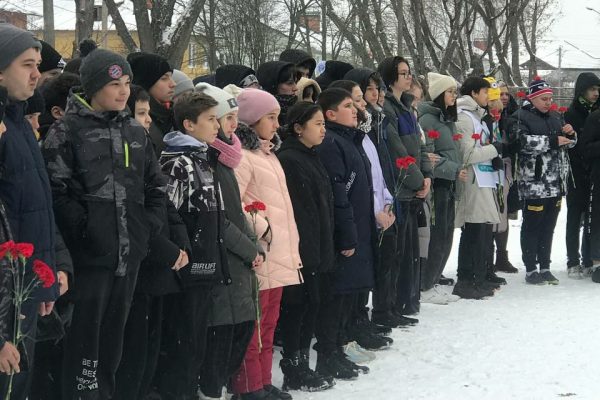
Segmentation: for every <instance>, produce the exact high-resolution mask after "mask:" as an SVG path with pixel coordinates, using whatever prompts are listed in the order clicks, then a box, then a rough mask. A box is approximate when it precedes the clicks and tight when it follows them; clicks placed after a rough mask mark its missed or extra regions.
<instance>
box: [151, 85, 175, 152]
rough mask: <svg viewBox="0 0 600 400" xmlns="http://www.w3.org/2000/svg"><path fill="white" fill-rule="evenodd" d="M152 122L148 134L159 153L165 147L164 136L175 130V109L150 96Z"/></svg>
mask: <svg viewBox="0 0 600 400" xmlns="http://www.w3.org/2000/svg"><path fill="white" fill-rule="evenodd" d="M150 118H152V124H151V125H150V131H149V132H148V135H149V136H150V140H151V141H152V145H153V146H154V149H155V151H156V153H157V154H160V153H161V152H162V151H163V150H164V149H165V143H164V141H163V139H164V136H165V135H166V134H167V133H168V132H171V131H172V130H173V111H172V110H171V109H169V108H167V107H166V106H165V105H164V104H160V103H159V102H158V101H157V100H156V99H155V98H154V97H152V96H150Z"/></svg>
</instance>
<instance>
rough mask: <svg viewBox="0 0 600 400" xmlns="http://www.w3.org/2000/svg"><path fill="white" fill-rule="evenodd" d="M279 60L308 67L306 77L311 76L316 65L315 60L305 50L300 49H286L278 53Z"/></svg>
mask: <svg viewBox="0 0 600 400" xmlns="http://www.w3.org/2000/svg"><path fill="white" fill-rule="evenodd" d="M279 61H286V62H291V63H292V64H294V65H296V66H299V65H306V66H307V67H308V77H309V78H312V77H313V74H314V73H315V68H316V67H317V61H316V60H315V59H314V58H313V57H312V56H311V55H310V54H308V53H307V52H305V51H304V50H300V49H287V50H284V51H282V52H281V54H280V55H279Z"/></svg>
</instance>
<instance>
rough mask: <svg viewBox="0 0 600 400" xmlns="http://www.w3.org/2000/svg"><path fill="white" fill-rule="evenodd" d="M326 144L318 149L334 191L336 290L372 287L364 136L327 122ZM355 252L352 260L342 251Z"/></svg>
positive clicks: (373, 236)
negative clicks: (342, 253) (352, 250)
mask: <svg viewBox="0 0 600 400" xmlns="http://www.w3.org/2000/svg"><path fill="white" fill-rule="evenodd" d="M326 126H327V132H326V134H325V140H323V143H322V144H321V145H320V146H319V147H318V148H317V153H318V154H319V157H320V159H321V162H322V163H323V165H324V166H325V169H326V170H327V173H328V175H329V179H330V182H331V186H332V190H333V201H334V243H335V250H336V257H337V266H336V270H335V275H336V278H335V290H336V291H337V292H339V293H348V292H355V291H361V290H367V289H370V288H372V287H373V282H374V273H373V264H374V260H373V257H374V242H376V237H377V234H376V224H375V216H374V214H373V207H374V205H373V195H372V193H373V182H372V179H371V166H370V163H369V159H368V157H367V155H366V154H365V151H364V150H363V147H362V140H363V137H364V133H363V132H362V131H360V130H358V129H354V128H349V127H345V126H342V125H339V124H336V123H332V122H327V123H326ZM349 249H355V250H356V252H355V253H354V255H353V256H352V257H344V256H343V255H341V254H340V252H341V251H342V250H349Z"/></svg>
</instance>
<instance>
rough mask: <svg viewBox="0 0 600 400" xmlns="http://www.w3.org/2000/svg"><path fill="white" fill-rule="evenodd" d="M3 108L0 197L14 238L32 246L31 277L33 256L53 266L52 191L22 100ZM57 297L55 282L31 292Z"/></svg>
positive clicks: (38, 296) (37, 297)
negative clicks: (48, 286)
mask: <svg viewBox="0 0 600 400" xmlns="http://www.w3.org/2000/svg"><path fill="white" fill-rule="evenodd" d="M5 112H6V113H5V116H4V119H3V122H4V123H5V125H6V129H7V130H6V132H5V133H4V134H3V135H2V137H1V138H0V160H1V161H0V171H1V175H0V199H2V201H3V202H4V207H5V209H6V216H7V217H8V222H9V224H10V227H11V229H12V233H13V239H14V240H15V242H25V243H31V244H33V246H34V248H35V252H34V253H33V256H32V257H31V258H30V259H29V262H28V263H27V267H26V273H27V275H26V280H29V279H32V278H33V271H32V269H31V265H32V263H33V260H36V259H40V260H42V261H44V262H45V263H46V264H48V265H49V266H50V267H51V268H52V269H55V268H56V256H55V245H56V238H55V235H54V233H55V229H56V227H55V225H54V224H55V222H54V213H53V212H52V194H51V191H50V190H51V189H50V182H49V180H48V173H47V172H46V166H45V164H44V159H43V158H42V154H41V153H40V147H39V145H38V143H37V142H36V139H35V136H34V134H33V130H32V129H31V125H30V124H29V122H27V121H26V120H25V116H24V112H25V103H24V102H17V103H9V104H8V106H7V107H6V111H5ZM57 297H58V284H56V285H54V286H52V287H50V288H47V289H46V288H42V287H41V286H38V287H37V288H36V289H35V290H34V292H33V294H32V298H33V300H34V301H54V300H56V298H57Z"/></svg>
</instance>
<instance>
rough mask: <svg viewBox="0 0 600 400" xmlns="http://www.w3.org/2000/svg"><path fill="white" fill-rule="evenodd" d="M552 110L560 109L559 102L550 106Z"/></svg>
mask: <svg viewBox="0 0 600 400" xmlns="http://www.w3.org/2000/svg"><path fill="white" fill-rule="evenodd" d="M550 111H558V104H556V103H552V105H551V106H550Z"/></svg>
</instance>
